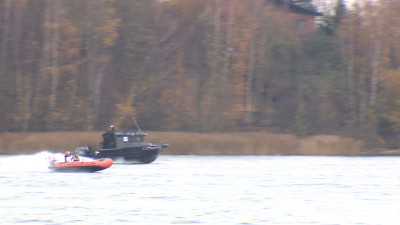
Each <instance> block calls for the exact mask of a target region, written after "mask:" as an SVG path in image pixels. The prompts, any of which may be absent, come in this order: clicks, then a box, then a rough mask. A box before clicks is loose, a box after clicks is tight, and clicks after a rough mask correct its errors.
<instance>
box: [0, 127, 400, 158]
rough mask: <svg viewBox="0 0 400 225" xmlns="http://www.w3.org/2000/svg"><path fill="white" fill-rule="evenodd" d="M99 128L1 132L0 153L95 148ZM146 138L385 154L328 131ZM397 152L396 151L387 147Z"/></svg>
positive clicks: (201, 146)
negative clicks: (304, 134)
mask: <svg viewBox="0 0 400 225" xmlns="http://www.w3.org/2000/svg"><path fill="white" fill-rule="evenodd" d="M102 133H103V132H32V133H1V134H0V154H33V153H37V152H41V151H50V152H64V151H67V150H68V151H74V149H75V147H77V146H82V145H86V144H88V145H91V146H92V147H93V148H98V147H99V146H100V142H101V135H102ZM147 141H149V142H157V141H161V142H162V143H164V144H169V147H168V148H166V149H164V150H163V153H162V154H169V155H343V156H356V155H385V151H382V150H368V151H366V150H365V148H364V146H363V142H362V141H359V140H354V139H350V138H342V137H338V136H331V135H318V136H312V137H308V138H303V139H300V138H297V137H296V136H294V135H289V134H273V133H263V132H244V133H187V132H148V136H147ZM391 153H392V155H398V153H397V151H391Z"/></svg>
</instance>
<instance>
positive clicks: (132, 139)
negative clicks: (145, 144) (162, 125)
mask: <svg viewBox="0 0 400 225" xmlns="http://www.w3.org/2000/svg"><path fill="white" fill-rule="evenodd" d="M122 141H123V142H140V141H144V136H137V135H132V136H123V137H122Z"/></svg>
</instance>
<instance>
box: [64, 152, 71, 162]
mask: <svg viewBox="0 0 400 225" xmlns="http://www.w3.org/2000/svg"><path fill="white" fill-rule="evenodd" d="M70 156H71V152H69V151H66V152H65V155H64V162H65V163H66V162H67V158H68V157H70Z"/></svg>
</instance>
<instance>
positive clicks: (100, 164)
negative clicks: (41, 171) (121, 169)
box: [49, 158, 113, 172]
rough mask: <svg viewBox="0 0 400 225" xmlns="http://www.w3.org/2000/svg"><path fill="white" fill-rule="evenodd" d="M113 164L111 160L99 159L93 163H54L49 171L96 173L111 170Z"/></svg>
mask: <svg viewBox="0 0 400 225" xmlns="http://www.w3.org/2000/svg"><path fill="white" fill-rule="evenodd" d="M112 164H113V160H112V159H110V158H105V159H97V160H93V161H72V162H59V161H52V162H51V163H50V166H49V169H52V170H54V171H57V172H96V171H100V170H104V169H107V168H109V167H110V166H111V165H112Z"/></svg>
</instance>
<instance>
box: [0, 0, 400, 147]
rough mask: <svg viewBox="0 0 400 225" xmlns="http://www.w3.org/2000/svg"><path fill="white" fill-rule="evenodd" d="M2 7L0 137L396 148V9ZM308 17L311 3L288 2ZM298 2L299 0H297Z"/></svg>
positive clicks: (103, 2) (366, 5) (48, 1)
mask: <svg viewBox="0 0 400 225" xmlns="http://www.w3.org/2000/svg"><path fill="white" fill-rule="evenodd" d="M272 2H273V1H269V0H248V1H241V0H200V1H199V0H170V1H150V0H135V1H131V0H118V1H116V0H87V1H80V0H40V1H28V0H0V12H1V13H0V52H1V55H0V92H1V95H0V109H1V112H0V115H1V116H0V125H1V126H0V131H10V132H31V131H79V130H99V129H100V130H101V129H105V128H106V127H107V126H108V125H109V124H111V123H114V124H117V125H120V126H121V127H129V126H132V125H133V122H132V117H135V118H137V119H138V120H139V123H140V124H142V125H143V126H144V127H145V128H146V129H148V130H174V131H191V132H226V131H254V130H267V131H268V130H269V131H278V132H282V133H291V134H296V135H298V136H308V135H315V134H339V135H345V136H351V137H355V138H362V139H369V140H374V141H375V142H376V143H382V144H386V145H387V146H391V147H397V146H398V145H399V137H398V134H399V132H400V111H399V109H400V70H399V66H400V41H399V40H400V38H399V36H400V14H399V13H397V12H399V10H400V2H397V1H390V0H381V1H379V2H376V1H354V3H353V4H352V5H350V6H345V5H344V2H343V1H342V0H338V1H337V2H334V4H333V5H327V4H326V2H325V1H315V3H316V5H314V8H315V9H317V10H321V11H323V12H324V16H323V17H322V18H319V20H318V21H319V22H318V29H316V30H315V32H312V33H309V34H307V35H301V36H299V35H296V34H294V33H293V32H292V31H291V29H292V28H291V27H290V26H289V25H288V23H287V16H285V15H286V14H285V11H284V10H281V9H277V8H276V6H275V5H274V4H273V3H272ZM298 2H301V4H303V5H304V4H305V5H309V6H311V2H310V1H298ZM304 2H305V3H304Z"/></svg>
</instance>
